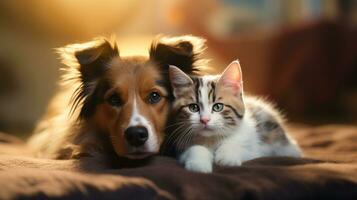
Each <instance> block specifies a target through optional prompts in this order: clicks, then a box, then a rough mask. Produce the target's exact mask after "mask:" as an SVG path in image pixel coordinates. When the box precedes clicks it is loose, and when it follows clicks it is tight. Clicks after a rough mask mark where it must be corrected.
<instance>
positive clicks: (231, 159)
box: [214, 148, 242, 166]
mask: <svg viewBox="0 0 357 200" xmlns="http://www.w3.org/2000/svg"><path fill="white" fill-rule="evenodd" d="M214 162H215V163H216V164H217V165H221V166H240V165H242V158H241V156H240V154H239V153H237V151H234V150H232V149H226V148H219V149H217V151H216V152H215V155H214Z"/></svg>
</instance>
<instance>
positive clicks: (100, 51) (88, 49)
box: [57, 38, 119, 117]
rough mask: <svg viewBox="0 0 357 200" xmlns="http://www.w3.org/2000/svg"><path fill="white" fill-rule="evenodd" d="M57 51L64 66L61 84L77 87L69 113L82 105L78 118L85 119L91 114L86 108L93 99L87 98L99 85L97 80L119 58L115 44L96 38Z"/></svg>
mask: <svg viewBox="0 0 357 200" xmlns="http://www.w3.org/2000/svg"><path fill="white" fill-rule="evenodd" d="M57 51H58V53H59V55H60V56H61V59H62V62H63V63H64V64H65V65H66V67H65V68H64V71H65V72H66V73H65V74H63V77H62V78H63V80H62V82H64V83H66V82H67V81H69V83H68V84H71V85H72V84H75V85H78V86H77V87H78V88H77V89H76V91H75V93H74V94H73V96H72V102H73V104H72V105H73V106H72V111H71V112H73V111H74V110H75V109H76V107H77V106H78V105H79V104H80V103H83V106H82V110H81V113H80V117H85V116H87V115H89V114H88V113H91V110H90V109H88V108H87V107H90V106H88V105H89V104H90V103H91V101H93V98H90V97H89V96H90V95H91V94H93V93H95V92H96V88H97V85H98V84H100V83H99V80H100V78H101V77H102V76H103V74H104V72H105V71H106V70H107V68H108V63H109V62H110V61H111V59H112V58H113V57H118V56H119V51H118V48H117V46H116V44H115V42H110V41H108V40H107V39H105V38H97V39H94V40H93V41H90V42H86V43H81V44H71V45H67V46H65V47H63V48H59V49H57ZM72 81H74V82H72ZM92 96H93V95H92Z"/></svg>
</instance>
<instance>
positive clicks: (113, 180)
mask: <svg viewBox="0 0 357 200" xmlns="http://www.w3.org/2000/svg"><path fill="white" fill-rule="evenodd" d="M292 133H293V134H294V136H295V138H296V139H297V140H298V141H299V143H300V145H301V146H302V149H303V151H304V153H305V158H301V159H297V158H287V157H275V158H260V159H255V160H252V161H248V162H246V163H244V164H243V166H241V167H232V168H218V167H217V168H215V170H214V173H212V174H200V173H193V172H189V171H186V170H184V169H183V168H182V167H181V166H179V165H178V164H177V163H176V161H175V160H174V159H172V158H167V157H159V156H157V157H154V158H151V159H147V160H144V161H140V162H130V161H123V160H119V161H118V162H119V163H120V164H121V165H120V166H121V168H116V169H102V170H100V171H91V172H79V171H77V169H78V166H79V163H78V161H73V160H67V161H54V160H44V159H34V158H29V157H19V156H13V155H12V156H11V155H2V156H0V185H1V187H0V199H252V200H254V199H304V200H308V199H357V127H351V126H324V127H318V128H310V127H301V126H299V127H295V128H293V129H292ZM0 139H1V140H3V141H6V140H4V139H2V138H1V137H0ZM11 145H13V146H12V147H14V145H15V144H11ZM17 145H19V144H17ZM9 148H10V147H9V144H3V145H1V146H0V152H4V151H2V150H4V149H5V150H8V149H9ZM86 163H87V164H88V165H91V162H90V161H88V162H84V164H86ZM123 163H125V165H124V166H123ZM81 164H82V165H83V163H81ZM88 167H89V168H90V166H88Z"/></svg>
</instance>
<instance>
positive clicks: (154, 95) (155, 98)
mask: <svg viewBox="0 0 357 200" xmlns="http://www.w3.org/2000/svg"><path fill="white" fill-rule="evenodd" d="M160 100H161V95H160V94H159V93H158V92H151V93H150V94H149V96H148V101H149V103H151V104H155V103H158V102H159V101H160Z"/></svg>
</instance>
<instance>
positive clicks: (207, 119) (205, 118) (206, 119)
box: [200, 117, 210, 125]
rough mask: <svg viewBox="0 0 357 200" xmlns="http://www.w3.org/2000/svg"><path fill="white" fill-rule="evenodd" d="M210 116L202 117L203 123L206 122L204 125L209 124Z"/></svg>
mask: <svg viewBox="0 0 357 200" xmlns="http://www.w3.org/2000/svg"><path fill="white" fill-rule="evenodd" d="M209 120H210V118H209V117H202V118H201V119H200V121H201V123H202V124H204V125H207V124H208V122H209Z"/></svg>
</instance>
